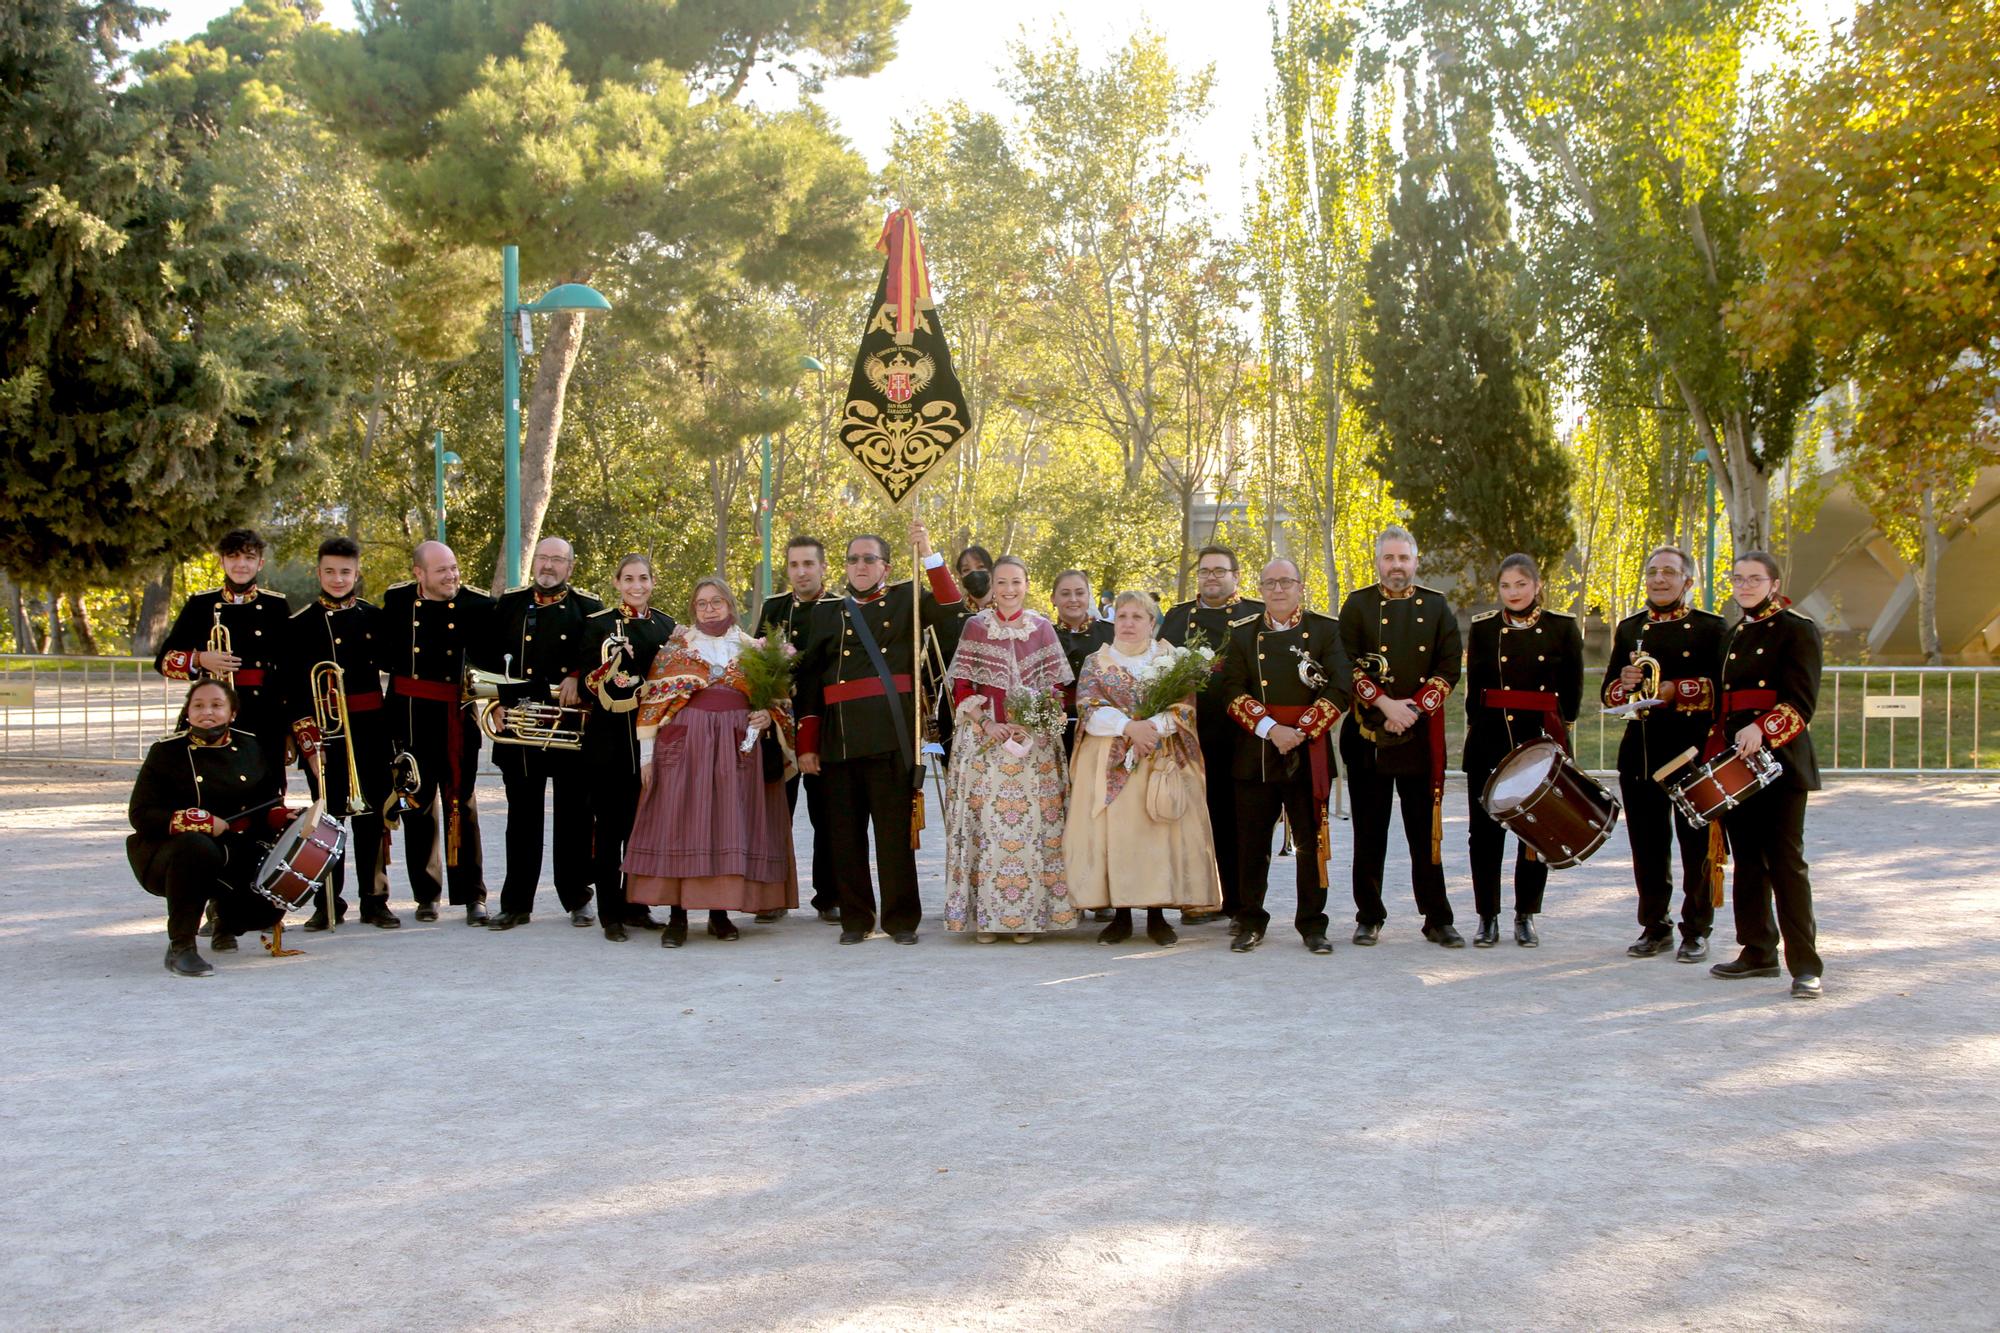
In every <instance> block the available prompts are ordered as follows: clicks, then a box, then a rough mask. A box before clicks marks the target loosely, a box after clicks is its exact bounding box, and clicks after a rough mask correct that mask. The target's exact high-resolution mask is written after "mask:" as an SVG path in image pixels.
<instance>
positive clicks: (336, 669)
mask: <svg viewBox="0 0 2000 1333" xmlns="http://www.w3.org/2000/svg"><path fill="white" fill-rule="evenodd" d="M312 696H313V725H315V726H317V727H318V728H319V738H320V741H321V743H322V744H331V743H332V742H333V741H334V740H335V739H338V740H339V741H340V742H341V744H342V745H343V746H345V747H346V750H347V813H348V815H349V816H350V817H351V816H354V815H365V814H367V813H368V812H369V805H368V798H367V797H365V796H363V795H362V794H361V769H360V766H359V765H357V764H356V763H355V762H354V729H353V728H352V727H351V726H349V725H348V720H347V673H346V672H345V671H342V670H341V669H340V663H338V662H321V663H318V664H317V665H315V666H314V667H313V669H312ZM322 771H324V770H322ZM322 794H323V793H322Z"/></svg>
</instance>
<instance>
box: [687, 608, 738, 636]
mask: <svg viewBox="0 0 2000 1333" xmlns="http://www.w3.org/2000/svg"><path fill="white" fill-rule="evenodd" d="M734 623H735V622H734V621H732V620H730V618H729V615H728V613H727V612H725V613H723V614H722V615H720V616H717V617H716V618H715V619H714V620H700V619H697V620H696V621H695V622H694V627H695V628H696V629H698V630H700V631H701V632H702V633H703V634H707V635H709V636H711V637H714V636H717V635H720V634H722V633H723V632H724V631H726V630H727V629H728V628H729V627H730V625H732V624H734Z"/></svg>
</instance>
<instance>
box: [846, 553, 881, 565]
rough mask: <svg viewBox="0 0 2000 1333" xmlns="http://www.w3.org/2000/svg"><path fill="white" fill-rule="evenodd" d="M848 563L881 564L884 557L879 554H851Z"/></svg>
mask: <svg viewBox="0 0 2000 1333" xmlns="http://www.w3.org/2000/svg"><path fill="white" fill-rule="evenodd" d="M847 563H848V564H850V565H879V564H881V563H882V557H881V556H879V555H850V556H848V557H847Z"/></svg>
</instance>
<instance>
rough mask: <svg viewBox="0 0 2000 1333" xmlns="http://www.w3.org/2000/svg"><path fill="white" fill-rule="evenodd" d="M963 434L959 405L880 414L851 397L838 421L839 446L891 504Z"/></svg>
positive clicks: (938, 402) (940, 403) (906, 408)
mask: <svg viewBox="0 0 2000 1333" xmlns="http://www.w3.org/2000/svg"><path fill="white" fill-rule="evenodd" d="M897 407H901V409H902V410H901V411H897V410H896V408H897ZM964 434H965V422H964V421H963V420H962V419H960V417H959V415H958V405H957V404H955V403H952V402H949V401H946V400H944V399H935V400H933V401H931V402H928V403H924V404H923V405H921V406H920V407H919V408H917V409H916V410H915V411H912V410H910V408H909V406H908V404H907V403H904V404H896V405H892V407H891V409H890V410H889V411H887V412H884V411H882V410H881V409H880V408H878V407H876V406H875V404H873V403H871V402H869V401H867V400H866V399H863V398H850V399H848V400H847V411H846V413H845V415H843V416H842V418H841V422H840V442H841V444H842V445H844V446H846V448H847V451H848V452H849V453H851V454H853V455H854V460H855V461H856V462H857V463H859V464H861V466H862V467H864V468H866V469H868V474H869V475H870V476H872V477H873V478H875V482H876V484H877V485H879V486H880V487H881V488H882V491H883V493H884V494H885V495H887V496H888V497H889V502H890V503H891V504H901V503H902V502H903V497H904V496H906V495H908V494H909V493H910V491H911V490H912V489H913V488H914V487H915V486H916V484H917V483H918V482H920V481H922V480H923V479H924V475H925V474H926V473H928V472H929V471H930V470H931V469H932V468H934V467H936V466H937V465H938V463H940V462H941V461H943V459H944V456H945V455H946V454H947V453H950V452H951V447H952V446H953V445H955V444H957V443H958V441H959V437H960V436H962V435H964Z"/></svg>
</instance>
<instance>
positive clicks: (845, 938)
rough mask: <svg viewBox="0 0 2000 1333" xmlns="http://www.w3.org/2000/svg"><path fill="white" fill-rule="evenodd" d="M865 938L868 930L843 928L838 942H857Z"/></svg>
mask: <svg viewBox="0 0 2000 1333" xmlns="http://www.w3.org/2000/svg"><path fill="white" fill-rule="evenodd" d="M867 938H868V932H867V931H865V930H843V931H841V932H840V942H841V943H842V944H859V943H861V942H862V941H863V940H865V939H867Z"/></svg>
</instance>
